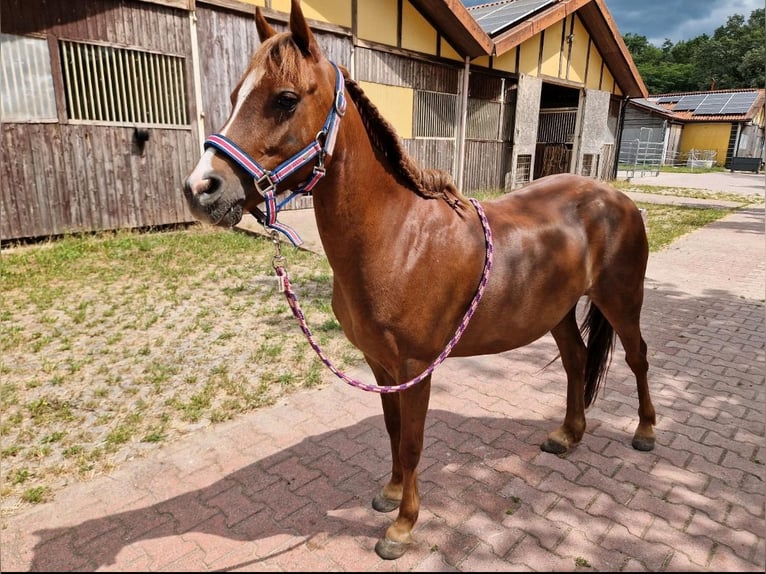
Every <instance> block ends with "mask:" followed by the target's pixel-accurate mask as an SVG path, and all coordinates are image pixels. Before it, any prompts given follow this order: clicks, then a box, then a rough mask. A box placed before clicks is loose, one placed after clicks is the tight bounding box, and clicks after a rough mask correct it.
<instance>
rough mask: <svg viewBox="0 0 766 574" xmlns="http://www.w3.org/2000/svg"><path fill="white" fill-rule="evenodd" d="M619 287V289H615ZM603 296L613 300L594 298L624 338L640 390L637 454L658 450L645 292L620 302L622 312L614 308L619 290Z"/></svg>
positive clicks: (626, 353) (636, 434)
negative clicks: (644, 313) (645, 332)
mask: <svg viewBox="0 0 766 574" xmlns="http://www.w3.org/2000/svg"><path fill="white" fill-rule="evenodd" d="M615 287H616V286H615ZM600 292H601V293H604V292H606V293H610V294H611V295H610V297H609V298H604V297H603V296H602V297H600V298H599V299H598V300H596V299H595V298H593V299H592V300H593V302H594V303H595V304H596V305H597V306H598V308H599V309H600V310H601V312H602V313H603V314H604V317H605V318H606V320H607V321H609V323H610V324H611V325H612V328H613V329H614V332H615V333H616V334H617V336H618V337H619V338H620V342H621V343H622V347H623V349H624V350H625V362H626V363H627V364H628V366H629V367H630V370H631V371H633V375H634V376H635V378H636V388H637V390H638V426H637V427H636V432H635V433H634V434H633V443H632V444H633V448H635V449H636V450H642V451H649V450H652V449H653V448H654V442H655V435H654V425H655V424H656V415H655V411H654V405H653V404H652V398H651V396H650V394H649V381H648V378H647V373H648V371H649V362H648V360H647V347H646V341H644V338H643V337H642V336H641V319H640V317H641V306H642V303H643V289H642V288H641V287H639V288H638V289H637V290H636V292H635V294H634V296H633V297H631V298H630V299H629V301H628V302H626V298H625V297H627V295H625V297H624V298H623V299H622V300H621V301H620V305H621V307H620V309H617V310H615V309H614V308H613V307H612V305H613V301H614V294H615V293H619V289H618V288H605V289H602V290H600Z"/></svg>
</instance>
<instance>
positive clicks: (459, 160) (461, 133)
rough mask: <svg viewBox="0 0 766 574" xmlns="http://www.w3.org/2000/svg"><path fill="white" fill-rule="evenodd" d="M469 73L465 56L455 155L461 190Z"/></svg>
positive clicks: (468, 62) (457, 181)
mask: <svg viewBox="0 0 766 574" xmlns="http://www.w3.org/2000/svg"><path fill="white" fill-rule="evenodd" d="M470 73H471V60H470V59H469V57H468V56H466V57H465V66H464V68H463V89H462V91H461V94H460V121H459V122H458V134H457V149H456V150H455V153H456V155H457V157H456V158H455V159H456V168H455V184H456V185H457V188H458V189H459V190H460V191H461V192H462V191H463V170H464V168H465V132H466V124H467V123H468V76H469V74H470Z"/></svg>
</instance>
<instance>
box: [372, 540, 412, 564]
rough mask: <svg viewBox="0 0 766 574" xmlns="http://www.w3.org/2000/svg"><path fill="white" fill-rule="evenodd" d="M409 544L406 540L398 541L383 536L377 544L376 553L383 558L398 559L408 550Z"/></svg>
mask: <svg viewBox="0 0 766 574" xmlns="http://www.w3.org/2000/svg"><path fill="white" fill-rule="evenodd" d="M408 546H409V545H408V544H405V543H404V542H396V541H395V540H389V539H388V538H381V539H380V540H378V543H377V544H375V553H376V554H377V555H378V556H380V557H381V558H383V560H396V559H397V558H399V557H400V556H402V555H403V554H404V553H405V552H407V548H408Z"/></svg>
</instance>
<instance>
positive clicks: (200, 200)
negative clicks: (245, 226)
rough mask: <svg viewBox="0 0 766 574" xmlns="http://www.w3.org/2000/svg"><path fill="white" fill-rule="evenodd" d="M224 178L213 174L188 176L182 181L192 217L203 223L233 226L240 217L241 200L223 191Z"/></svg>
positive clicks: (241, 210) (241, 211)
mask: <svg viewBox="0 0 766 574" xmlns="http://www.w3.org/2000/svg"><path fill="white" fill-rule="evenodd" d="M224 187H225V185H224V180H223V179H222V178H221V177H220V176H218V175H216V174H214V173H210V174H207V175H206V176H205V177H202V178H193V177H190V178H188V179H187V180H186V182H185V183H184V195H185V196H186V201H187V203H188V205H189V209H190V210H191V212H192V214H193V215H194V217H196V218H197V219H199V220H200V221H204V222H205V223H210V224H212V225H219V226H221V227H233V226H234V225H236V224H237V223H239V221H240V220H241V219H242V214H243V209H242V202H241V201H239V200H235V199H231V198H230V197H228V196H227V194H225V193H224Z"/></svg>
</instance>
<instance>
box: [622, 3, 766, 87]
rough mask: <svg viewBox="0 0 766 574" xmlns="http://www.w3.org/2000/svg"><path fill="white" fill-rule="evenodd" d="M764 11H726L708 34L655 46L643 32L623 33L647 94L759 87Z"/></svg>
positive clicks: (765, 54)
mask: <svg viewBox="0 0 766 574" xmlns="http://www.w3.org/2000/svg"><path fill="white" fill-rule="evenodd" d="M765 12H766V10H764V9H763V8H758V9H757V10H753V11H752V12H751V14H750V17H749V18H748V19H747V20H745V17H744V16H742V15H740V14H734V15H733V16H730V17H729V19H728V20H727V22H726V24H725V25H723V26H719V27H718V28H716V30H715V32H714V33H713V35H712V36H708V35H707V34H703V35H701V36H698V37H696V38H692V39H691V40H683V41H680V42H678V43H676V44H673V43H672V42H671V41H670V40H665V42H664V43H663V45H662V46H660V47H657V46H654V45H653V44H651V43H649V40H648V39H647V38H646V36H641V35H638V34H631V33H628V34H625V36H624V37H623V40H624V41H625V44H626V46H627V47H628V51H629V52H630V55H631V56H632V58H633V61H634V62H635V64H636V67H637V68H638V71H639V73H640V74H641V77H642V78H643V80H644V83H645V84H646V88H647V90H648V91H649V93H650V94H663V93H669V92H685V91H698V90H711V89H716V90H723V89H733V88H759V87H762V86H763V85H764V83H765V82H766V69H764V61H766V17H765V16H764V13H765Z"/></svg>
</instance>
